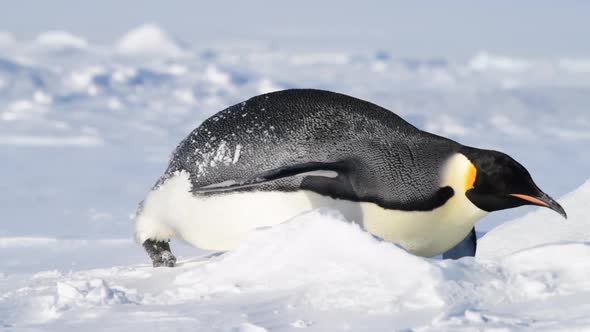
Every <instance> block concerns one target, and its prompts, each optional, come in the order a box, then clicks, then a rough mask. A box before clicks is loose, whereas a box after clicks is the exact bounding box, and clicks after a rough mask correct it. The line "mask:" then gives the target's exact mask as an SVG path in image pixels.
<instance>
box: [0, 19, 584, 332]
mask: <svg viewBox="0 0 590 332" xmlns="http://www.w3.org/2000/svg"><path fill="white" fill-rule="evenodd" d="M395 54H396V53H395V52H394V51H393V50H371V49H365V50H348V49H342V50H322V51H319V50H317V51H313V50H308V51H302V50H286V49H283V48H281V47H280V46H278V45H275V44H272V43H269V44H264V43H253V44H252V45H238V44H223V43H219V44H216V45H215V46H207V47H199V46H188V45H186V44H185V43H183V42H181V41H179V40H177V39H176V38H174V36H171V35H170V34H168V33H167V32H166V31H164V30H163V29H161V28H160V27H158V26H156V25H153V24H148V25H143V26H140V27H138V28H137V29H134V30H132V31H130V32H129V33H127V34H125V35H124V36H122V37H121V38H120V39H119V40H118V41H116V42H114V43H113V44H112V45H110V44H97V43H93V42H91V41H89V40H87V39H86V38H84V37H82V36H77V35H75V34H72V33H70V32H66V31H48V32H44V33H41V34H38V36H37V37H36V38H34V39H32V40H22V39H18V38H17V37H15V35H13V34H12V33H10V32H0V156H1V157H2V171H3V174H4V176H3V177H2V181H0V211H2V218H0V330H7V331H31V330H53V331H74V330H80V329H81V328H83V329H85V330H87V331H94V330H109V331H129V330H144V331H153V330H198V331H295V330H300V329H306V330H310V331H339V330H352V331H358V330H378V331H379V330H386V331H391V330H416V331H457V330H459V331H460V330H465V331H468V330H469V331H470V330H530V331H543V330H547V331H556V330H562V331H571V330H588V329H590V316H589V315H588V312H590V281H589V280H590V279H588V275H589V273H590V261H589V260H588V257H590V244H589V241H590V222H589V219H588V217H587V212H586V211H587V204H588V201H589V200H590V181H589V180H588V176H589V175H590V174H589V172H588V170H589V169H590V155H589V154H588V153H587V150H588V149H587V147H588V142H589V141H590V134H589V129H588V128H590V113H588V109H589V108H590V76H588V73H589V72H590V65H589V64H590V59H589V58H580V57H563V58H556V59H547V58H539V59H536V58H514V57H510V56H504V55H497V54H493V53H489V52H480V53H478V54H474V56H473V57H471V58H470V59H468V60H467V61H451V60H447V59H442V58H421V59H418V58H400V57H396V56H395ZM297 87H308V88H322V89H329V90H334V91H338V92H343V93H347V94H350V95H353V96H356V97H360V98H363V99H366V100H369V101H372V102H375V103H377V104H379V105H382V106H384V107H387V108H389V109H391V110H392V111H395V112H396V113H398V114H399V115H400V116H402V117H404V118H405V119H407V120H408V121H410V122H411V123H413V124H415V125H416V126H418V127H420V128H423V129H426V130H430V131H433V132H435V133H437V134H441V135H445V136H449V137H451V138H453V139H457V140H459V141H461V142H463V143H465V144H471V145H476V146H479V147H488V148H495V149H499V150H502V151H505V152H507V153H509V154H510V155H512V156H514V157H515V158H516V159H517V160H519V161H521V162H522V163H523V164H524V165H525V166H526V167H527V168H528V169H529V170H530V172H531V173H532V175H533V177H534V178H535V179H536V181H537V182H538V184H539V185H540V187H541V188H542V189H544V190H545V191H547V192H548V193H550V194H552V195H554V196H556V197H559V196H561V195H563V194H565V193H567V192H569V191H572V190H574V189H575V188H577V189H575V190H574V191H573V192H572V193H570V194H568V195H566V196H564V197H563V199H560V203H562V204H563V206H564V208H565V209H566V211H567V212H568V215H569V219H568V220H563V219H561V218H560V217H559V216H558V215H557V214H555V213H552V212H551V211H548V210H541V209H534V208H520V209H516V210H513V211H510V212H505V213H502V212H498V213H493V214H492V215H491V216H490V217H487V218H486V219H487V220H486V221H483V222H482V223H481V224H480V225H478V226H477V227H478V230H479V231H480V235H481V234H483V236H482V237H481V238H480V241H479V247H478V250H479V251H478V256H477V257H476V258H464V259H461V260H458V261H447V260H439V259H425V258H420V257H416V256H413V255H411V254H409V253H407V252H406V251H404V250H403V249H401V248H399V247H397V246H396V245H395V244H392V243H387V242H381V241H379V240H377V239H375V238H373V237H372V236H370V235H369V234H367V233H365V232H363V231H362V230H361V229H359V228H358V227H357V226H355V225H354V224H351V223H348V222H347V221H346V220H343V218H342V217H341V216H340V215H338V213H336V212H335V211H331V210H316V211H310V212H308V213H305V214H303V215H300V216H297V217H295V218H293V219H292V220H290V221H289V222H286V223H284V224H282V225H279V226H277V227H274V228H270V229H263V230H260V231H257V232H256V233H255V234H253V235H252V236H251V237H250V238H249V239H248V240H247V241H246V242H244V243H243V244H242V245H241V246H240V248H239V249H237V250H236V251H233V252H229V253H223V254H221V253H212V252H205V251H203V250H200V249H196V248H192V247H189V246H186V245H183V244H182V243H178V242H173V243H172V250H173V252H174V253H175V254H176V255H177V257H178V258H179V266H178V267H177V268H174V269H167V268H159V269H153V268H152V267H151V264H150V263H149V260H148V257H147V255H146V254H145V253H144V252H143V250H142V248H141V247H140V246H137V245H136V244H135V243H134V242H133V239H132V225H131V222H130V216H131V215H132V214H133V212H134V211H135V209H136V207H137V203H138V202H139V201H141V199H143V198H144V197H145V194H146V193H147V191H148V190H149V189H150V187H151V186H152V185H153V184H154V182H155V181H156V180H157V179H158V177H159V176H160V175H161V174H162V172H163V171H164V169H165V167H166V163H167V161H168V157H169V155H170V152H171V151H172V150H173V149H174V147H175V146H176V144H178V142H179V141H180V140H181V139H182V138H184V137H185V136H186V135H187V134H188V133H189V132H190V131H191V130H192V129H193V128H195V127H196V126H197V125H198V124H199V123H200V122H201V121H203V120H204V119H205V118H207V117H209V116H210V115H212V114H214V113H215V112H217V111H219V110H221V109H223V108H225V107H227V106H230V105H233V104H235V103H238V102H241V101H243V100H245V99H247V98H249V97H251V96H253V95H256V94H260V93H264V92H269V91H274V90H279V89H284V88H297ZM239 158H240V146H238V147H236V148H235V149H222V150H221V149H220V150H219V151H216V153H215V154H212V155H211V159H210V160H209V162H214V163H232V162H237V161H238V160H239ZM584 182H585V183H584ZM581 184H582V185H581ZM527 212H528V214H526V215H525V216H522V214H524V213H527ZM507 219H509V221H507V222H505V223H503V224H502V225H500V226H498V227H495V228H493V227H494V226H496V225H498V224H499V223H500V222H501V221H504V220H507ZM492 228H493V229H492ZM490 229H491V230H490ZM482 231H483V232H482ZM486 231H488V232H487V233H485V232H486ZM484 233H485V234H484Z"/></svg>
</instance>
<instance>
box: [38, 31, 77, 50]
mask: <svg viewBox="0 0 590 332" xmlns="http://www.w3.org/2000/svg"><path fill="white" fill-rule="evenodd" d="M36 42H37V43H38V44H39V45H42V46H46V47H54V48H86V47H88V42H87V41H86V40H85V39H84V38H82V37H79V36H76V35H73V34H71V33H69V32H66V31H47V32H43V33H41V34H40V35H39V36H37V39H36Z"/></svg>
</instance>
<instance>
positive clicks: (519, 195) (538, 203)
mask: <svg viewBox="0 0 590 332" xmlns="http://www.w3.org/2000/svg"><path fill="white" fill-rule="evenodd" d="M510 196H514V197H518V198H520V199H524V200H525V201H529V202H531V203H533V204H537V205H541V206H546V207H549V204H547V203H545V202H543V201H542V200H540V199H538V198H534V197H531V196H528V195H523V194H510Z"/></svg>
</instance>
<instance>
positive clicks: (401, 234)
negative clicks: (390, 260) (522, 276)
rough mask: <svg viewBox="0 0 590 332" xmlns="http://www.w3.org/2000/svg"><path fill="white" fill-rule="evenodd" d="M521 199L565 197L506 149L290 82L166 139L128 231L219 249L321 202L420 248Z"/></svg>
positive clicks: (167, 259) (165, 257) (147, 238)
mask: <svg viewBox="0 0 590 332" xmlns="http://www.w3.org/2000/svg"><path fill="white" fill-rule="evenodd" d="M522 205H538V206H542V207H547V208H550V209H552V210H554V211H556V212H558V213H559V214H561V215H562V216H563V217H566V213H565V211H564V209H563V208H562V207H561V206H560V205H559V204H558V203H557V202H556V201H555V200H554V199H552V198H551V197H550V196H549V195H547V194H545V193H544V192H543V191H541V189H539V187H538V186H537V185H536V184H535V182H533V179H532V178H531V175H530V174H529V172H528V171H527V170H526V169H525V168H524V167H523V166H522V165H521V164H519V163H518V162H517V161H515V160H514V159H513V158H511V157H510V156H508V155H506V154H504V153H502V152H498V151H492V150H484V149H478V148H475V147H469V146H465V145H462V144H460V143H457V142H455V141H453V140H451V139H448V138H445V137H441V136H438V135H434V134H431V133H428V132H425V131H422V130H420V129H418V128H416V127H414V126H413V125H411V124H409V123H408V122H406V121H404V120H403V119H402V118H400V117H399V116H397V115H396V114H394V113H393V112H391V111H389V110H387V109H385V108H383V107H380V106H377V105H375V104H372V103H370V102H367V101H364V100H361V99H357V98H353V97H350V96H347V95H344V94H339V93H334V92H329V91H322V90H312V89H291V90H284V91H278V92H272V93H268V94H263V95H259V96H256V97H253V98H251V99H248V100H246V101H244V102H242V103H239V104H237V105H234V106H231V107H229V108H227V109H225V110H222V111H220V112H219V113H217V114H215V115H213V116H211V117H210V118H208V119H207V120H205V121H204V122H203V123H202V124H201V125H200V126H199V127H198V128H196V129H195V130H193V131H192V132H191V133H190V134H189V135H188V136H187V137H186V138H185V139H184V140H183V141H182V142H180V144H179V145H178V147H177V148H176V150H175V151H174V152H173V154H172V157H171V159H170V162H169V165H168V168H167V170H166V171H165V173H164V174H163V175H162V176H161V177H160V179H159V180H158V181H157V182H156V184H155V185H154V187H153V188H152V190H151V191H150V192H149V193H148V194H147V196H146V197H145V199H144V200H143V201H142V203H141V204H140V207H139V209H138V211H137V213H136V217H135V219H134V223H135V238H136V240H137V241H138V243H140V244H143V247H144V248H145V250H146V251H147V253H148V255H149V256H150V258H151V259H152V262H153V265H154V266H174V265H175V263H176V258H175V257H174V255H173V254H172V252H171V250H170V245H169V241H170V240H171V239H173V238H180V239H182V240H184V241H186V242H188V243H190V244H192V245H194V246H197V247H200V248H204V249H210V250H218V251H228V250H232V249H235V248H236V247H237V246H238V245H239V244H240V242H241V241H242V240H244V239H245V238H246V237H247V236H248V234H249V233H250V232H252V231H253V230H255V229H258V228H263V227H269V226H273V225H277V224H280V223H283V222H285V221H287V220H289V219H291V218H293V217H294V216H297V215H298V214H301V213H303V212H305V211H308V210H311V209H315V208H321V207H323V208H332V209H336V210H338V211H340V212H341V213H342V214H343V216H344V217H345V218H346V219H347V220H349V221H351V222H355V223H357V224H359V225H360V226H361V227H362V229H364V230H366V231H367V232H369V233H371V234H373V235H374V236H376V237H378V238H381V239H383V240H386V241H391V242H395V243H397V244H399V245H400V246H402V247H403V248H405V249H406V250H407V251H409V252H411V253H414V254H416V255H419V256H424V257H431V256H435V255H439V254H442V253H445V252H446V251H448V250H449V249H451V248H453V247H454V246H456V245H457V244H458V243H460V242H461V241H462V240H464V239H466V240H465V241H464V242H466V243H467V249H465V250H459V251H458V252H459V254H457V252H455V253H452V252H451V254H449V255H448V257H451V258H456V257H459V256H461V255H464V254H462V253H461V252H465V251H466V252H467V253H468V254H474V252H475V241H476V237H475V230H474V224H475V223H476V221H478V220H479V219H480V218H482V217H483V216H485V215H486V214H487V213H488V212H492V211H497V210H502V209H508V208H514V207H518V206H522Z"/></svg>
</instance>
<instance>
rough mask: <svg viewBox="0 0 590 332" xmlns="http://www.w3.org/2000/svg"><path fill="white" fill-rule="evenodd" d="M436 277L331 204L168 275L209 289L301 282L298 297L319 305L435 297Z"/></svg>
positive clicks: (400, 303) (375, 305) (383, 305)
mask: <svg viewBox="0 0 590 332" xmlns="http://www.w3.org/2000/svg"><path fill="white" fill-rule="evenodd" d="M439 280H440V277H439V274H438V272H437V270H436V268H435V267H434V266H432V265H431V264H429V263H428V261H426V260H424V259H422V258H420V257H416V256H414V255H412V254H409V253H407V252H406V251H404V250H403V249H401V248H399V247H396V246H395V245H393V244H391V243H388V242H381V241H378V240H376V239H375V238H373V237H372V236H371V235H370V234H368V233H366V232H364V231H362V230H361V229H360V228H359V227H358V226H357V225H355V224H351V223H348V222H346V221H345V220H344V219H343V217H341V216H340V215H339V214H338V213H337V212H335V211H331V210H318V211H312V212H310V213H307V214H304V215H301V216H299V217H297V218H294V219H293V220H291V221H290V222H287V223H285V224H282V225H280V226H278V227H274V228H271V229H267V230H261V231H259V232H257V234H255V235H254V236H252V237H251V238H250V239H249V240H248V241H246V242H245V243H244V244H243V245H242V246H241V247H240V248H239V249H238V250H236V251H235V252H231V253H229V254H227V255H226V256H225V257H223V259H220V260H219V261H216V262H212V263H210V264H208V265H206V266H204V267H203V268H202V269H201V268H200V269H197V270H195V271H190V272H186V273H184V274H181V275H179V276H178V277H177V278H176V282H175V283H176V284H177V285H178V286H180V287H182V289H186V288H190V289H193V290H194V291H195V292H203V291H204V290H206V292H208V293H219V292H233V291H260V290H265V289H269V288H273V289H275V290H286V289H301V294H302V295H301V296H302V301H303V302H306V303H308V304H311V305H312V306H314V307H317V308H321V309H334V308H340V309H342V308H353V307H354V308H365V309H366V310H370V311H371V310H376V311H391V310H393V311H399V310H401V309H402V308H406V309H407V308H417V307H436V306H439V305H441V304H442V301H441V299H440V298H439V297H438V296H437V294H436V293H435V292H434V286H435V285H436V284H437V283H438V281H439ZM336 284H338V287H334V285H336ZM183 292H184V294H185V295H186V291H183Z"/></svg>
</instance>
